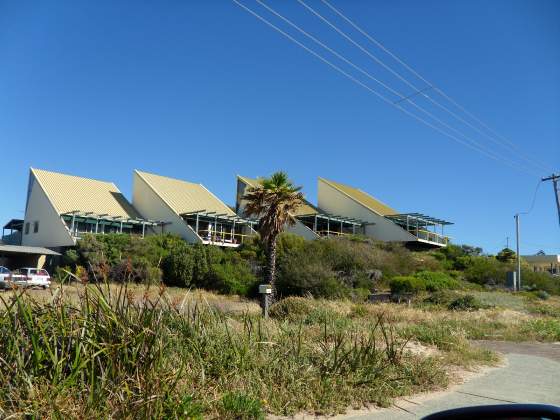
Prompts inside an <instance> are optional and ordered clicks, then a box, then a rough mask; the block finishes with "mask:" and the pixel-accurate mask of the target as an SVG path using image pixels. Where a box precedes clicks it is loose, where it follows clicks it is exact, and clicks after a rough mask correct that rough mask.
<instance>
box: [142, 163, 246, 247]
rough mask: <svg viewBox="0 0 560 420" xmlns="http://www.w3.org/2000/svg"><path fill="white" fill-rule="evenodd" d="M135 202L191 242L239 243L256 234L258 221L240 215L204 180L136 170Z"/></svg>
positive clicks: (219, 244) (150, 215)
mask: <svg viewBox="0 0 560 420" xmlns="http://www.w3.org/2000/svg"><path fill="white" fill-rule="evenodd" d="M132 203H133V205H134V207H135V208H136V209H137V210H138V211H139V212H140V213H141V214H142V215H144V217H149V218H152V219H159V220H165V221H166V222H167V224H166V231H168V232H173V233H176V234H178V235H179V236H181V237H182V238H183V239H185V240H186V241H187V242H190V243H202V244H208V245H218V246H224V247H238V246H239V245H240V244H241V243H243V242H244V241H245V240H246V239H247V238H248V237H249V236H252V235H254V234H255V231H254V230H253V225H254V224H255V223H256V221H254V220H249V219H246V218H243V217H239V216H237V214H236V213H235V212H234V211H233V210H232V209H231V208H230V207H228V206H227V205H226V204H225V203H224V202H222V201H221V200H220V199H219V198H218V197H216V196H215V195H214V194H212V193H211V192H210V191H209V190H208V189H206V187H204V185H202V184H197V183H193V182H187V181H182V180H179V179H174V178H169V177H165V176H161V175H155V174H150V173H147V172H141V171H138V170H136V171H134V185H133V197H132Z"/></svg>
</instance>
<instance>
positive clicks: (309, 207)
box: [237, 175, 319, 216]
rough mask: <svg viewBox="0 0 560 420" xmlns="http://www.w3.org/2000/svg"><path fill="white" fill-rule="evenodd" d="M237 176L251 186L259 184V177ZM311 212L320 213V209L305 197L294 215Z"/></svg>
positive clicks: (304, 214) (305, 214)
mask: <svg viewBox="0 0 560 420" xmlns="http://www.w3.org/2000/svg"><path fill="white" fill-rule="evenodd" d="M237 178H238V179H240V180H241V181H242V182H244V183H245V184H247V185H248V186H250V187H255V186H256V185H258V184H259V180H258V179H254V178H247V177H245V176H241V175H237ZM310 214H319V210H317V208H316V207H315V206H314V205H313V204H311V203H310V202H309V201H307V200H305V199H304V200H303V203H302V205H301V206H299V207H298V209H297V210H296V211H295V212H294V213H293V216H307V215H310Z"/></svg>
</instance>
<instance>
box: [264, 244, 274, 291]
mask: <svg viewBox="0 0 560 420" xmlns="http://www.w3.org/2000/svg"><path fill="white" fill-rule="evenodd" d="M267 265H268V266H267V270H266V280H267V283H268V284H270V285H271V288H272V296H271V300H272V301H273V302H274V301H275V300H276V285H275V280H276V237H274V238H271V239H270V241H269V242H268V252H267Z"/></svg>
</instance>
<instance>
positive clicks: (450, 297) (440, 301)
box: [424, 290, 460, 307]
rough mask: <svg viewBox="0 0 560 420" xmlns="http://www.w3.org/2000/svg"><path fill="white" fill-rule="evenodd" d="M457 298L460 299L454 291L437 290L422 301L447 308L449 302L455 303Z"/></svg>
mask: <svg viewBox="0 0 560 420" xmlns="http://www.w3.org/2000/svg"><path fill="white" fill-rule="evenodd" d="M459 297H460V295H459V293H457V292H455V291H452V290H438V291H436V292H433V293H432V294H431V295H430V296H428V297H427V298H426V299H424V302H426V303H432V304H434V305H442V306H446V307H447V306H448V305H449V304H450V303H451V302H453V301H455V300H456V299H457V298H459Z"/></svg>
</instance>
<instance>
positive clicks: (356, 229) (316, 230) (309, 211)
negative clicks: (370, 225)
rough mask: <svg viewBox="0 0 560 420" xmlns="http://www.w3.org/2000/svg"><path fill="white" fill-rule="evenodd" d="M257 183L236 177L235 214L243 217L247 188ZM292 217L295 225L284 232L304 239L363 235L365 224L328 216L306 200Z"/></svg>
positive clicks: (352, 219)
mask: <svg viewBox="0 0 560 420" xmlns="http://www.w3.org/2000/svg"><path fill="white" fill-rule="evenodd" d="M258 183H259V181H258V179H254V178H247V177H244V176H240V175H238V176H237V196H236V197H237V198H236V211H237V214H240V215H243V213H244V210H243V209H244V208H245V201H244V199H243V197H244V196H245V194H246V192H247V188H249V187H255V186H257V185H258ZM292 216H293V218H294V219H295V225H293V226H287V227H286V231H287V232H290V233H293V234H296V235H299V236H302V237H304V238H305V239H317V238H320V237H323V236H327V237H328V236H341V235H352V234H354V235H356V234H363V233H364V227H365V224H366V223H365V222H364V221H362V220H358V219H354V218H352V217H344V216H339V215H336V214H329V213H327V212H325V211H323V210H322V209H321V208H320V207H317V206H314V205H313V204H311V203H310V202H309V201H307V200H304V202H303V204H302V205H301V206H300V207H299V208H298V209H297V210H296V211H295V212H294V214H292Z"/></svg>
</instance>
